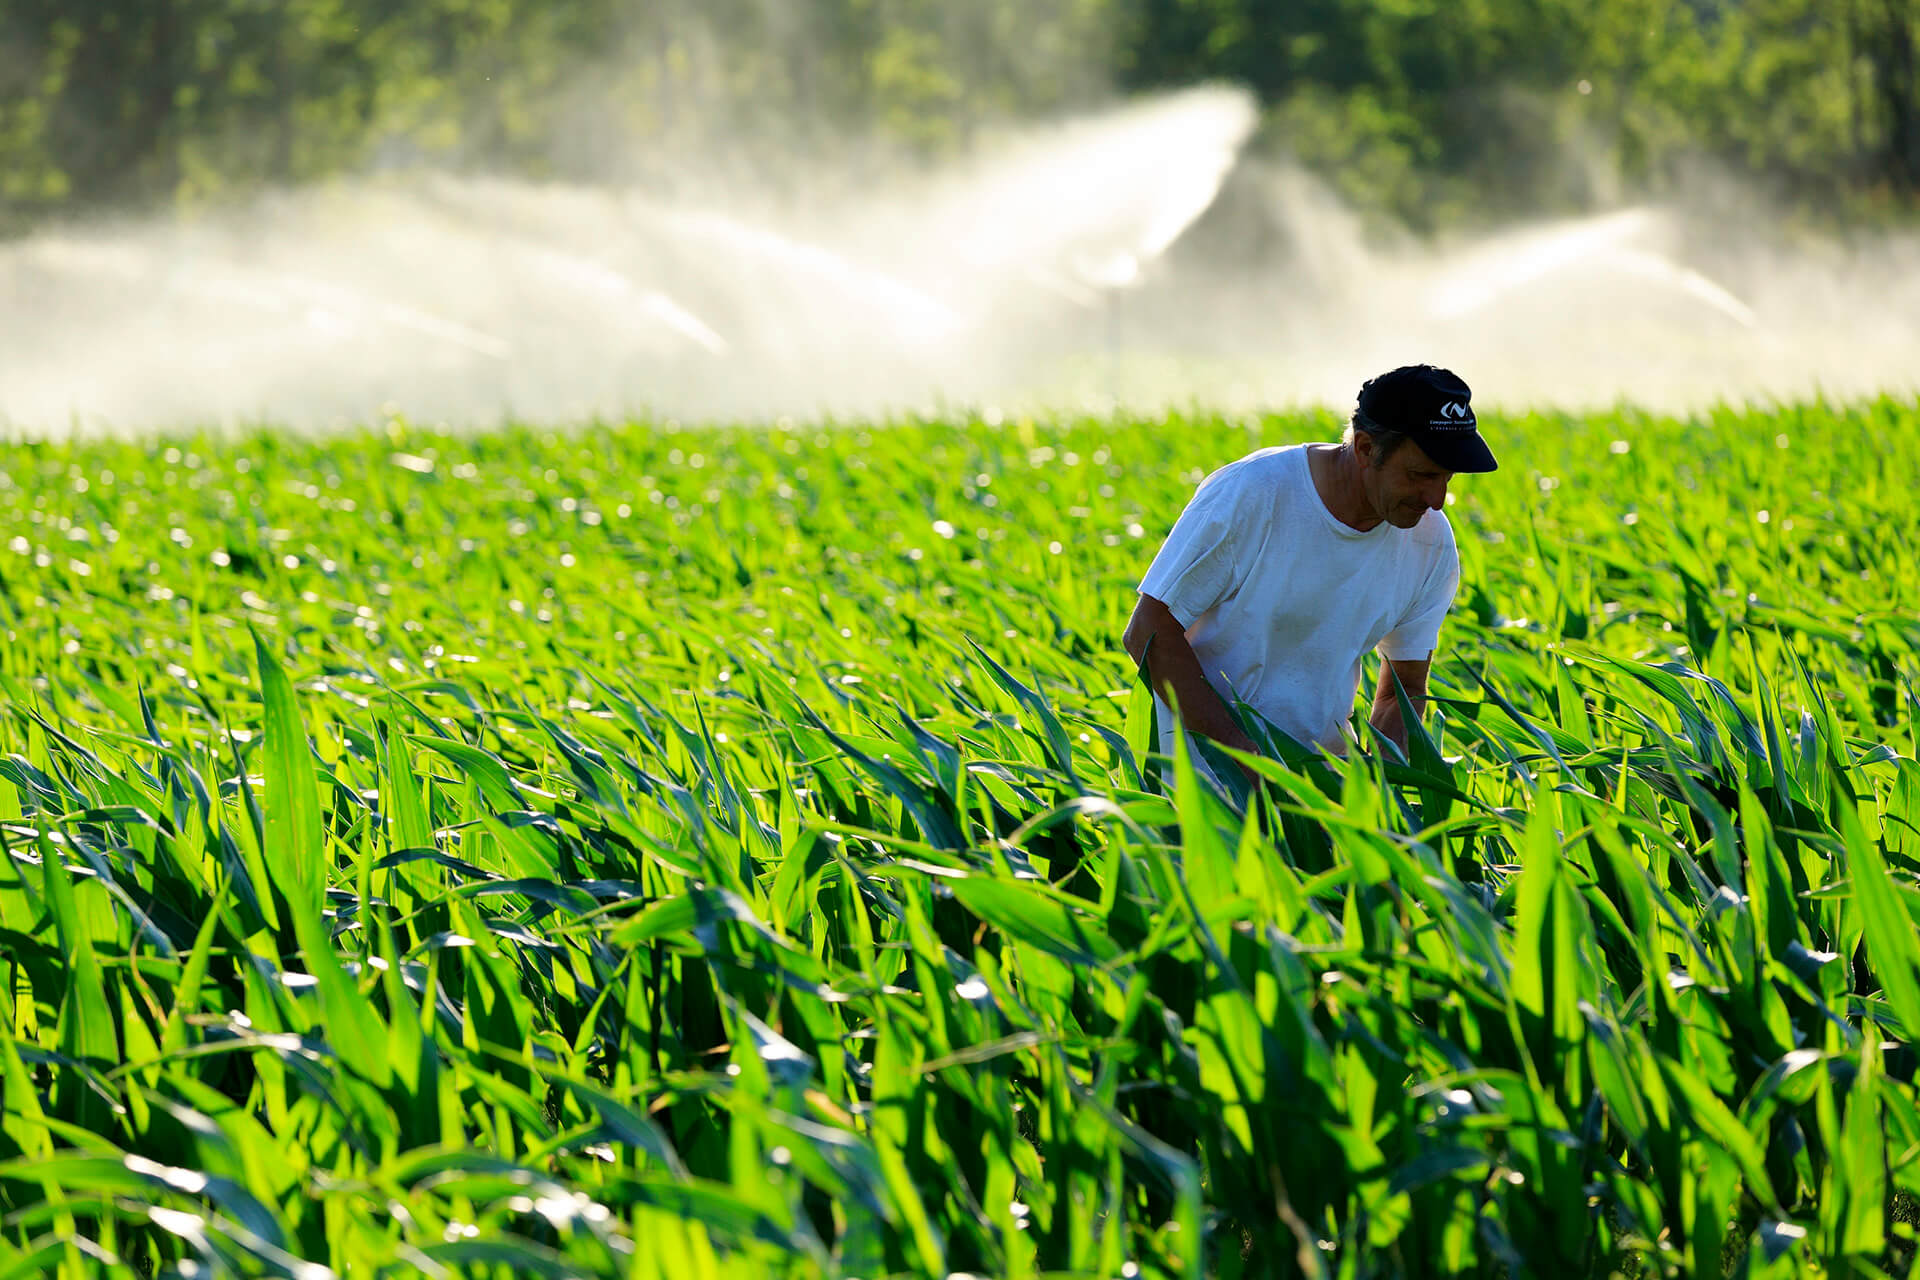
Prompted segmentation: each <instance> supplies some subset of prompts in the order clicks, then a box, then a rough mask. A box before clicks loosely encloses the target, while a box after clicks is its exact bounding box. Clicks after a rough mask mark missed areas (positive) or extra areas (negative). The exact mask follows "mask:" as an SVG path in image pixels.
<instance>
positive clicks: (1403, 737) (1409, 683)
mask: <svg viewBox="0 0 1920 1280" xmlns="http://www.w3.org/2000/svg"><path fill="white" fill-rule="evenodd" d="M1432 666H1433V654H1431V653H1429V654H1427V656H1426V657H1424V658H1418V659H1413V658H1410V659H1407V660H1405V661H1399V662H1396V661H1394V660H1393V659H1391V658H1388V659H1386V660H1385V661H1383V662H1382V663H1381V664H1380V687H1379V688H1378V689H1376V690H1374V694H1373V714H1372V715H1371V716H1369V717H1368V718H1367V719H1368V722H1369V723H1371V724H1372V725H1373V727H1374V728H1376V729H1378V730H1379V731H1380V732H1381V733H1383V734H1385V735H1386V736H1387V737H1388V738H1390V739H1392V740H1393V744H1394V745H1395V746H1397V747H1399V748H1400V751H1401V753H1402V754H1405V752H1406V750H1407V726H1406V722H1405V721H1404V719H1403V718H1402V717H1401V715H1400V699H1399V698H1398V697H1396V696H1395V695H1394V690H1393V678H1394V676H1396V675H1398V676H1399V677H1400V683H1401V684H1402V685H1403V686H1405V688H1406V690H1407V702H1408V703H1409V704H1411V705H1412V707H1413V714H1414V715H1415V716H1424V715H1425V714H1426V711H1427V672H1428V670H1429V669H1431V668H1432Z"/></svg>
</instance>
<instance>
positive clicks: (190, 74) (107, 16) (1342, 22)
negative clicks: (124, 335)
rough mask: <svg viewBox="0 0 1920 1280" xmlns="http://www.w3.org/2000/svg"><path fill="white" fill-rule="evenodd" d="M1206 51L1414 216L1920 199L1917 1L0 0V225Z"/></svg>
mask: <svg viewBox="0 0 1920 1280" xmlns="http://www.w3.org/2000/svg"><path fill="white" fill-rule="evenodd" d="M1198 80H1228V81H1233V82H1237V83H1240V84H1243V85H1246V86H1247V87H1249V88H1250V89H1252V90H1253V91H1254V92H1256V93H1257V94H1258V95H1259V97H1260V99H1261V101H1262V103H1263V104H1264V106H1265V117H1264V118H1265V124H1264V127H1263V129H1262V132H1261V137H1260V139H1259V142H1258V145H1259V146H1262V147H1265V148H1268V149H1271V150H1273V151H1275V152H1277V153H1284V154H1287V155H1290V156H1292V157H1295V158H1297V159H1299V160H1301V161H1303V162H1305V163H1306V164H1308V165H1309V166H1310V167H1312V168H1314V169H1316V170H1317V171H1319V172H1320V173H1322V174H1323V175H1325V176H1326V177H1327V178H1329V179H1330V180H1331V181H1332V182H1333V183H1334V184H1335V185H1336V186H1337V187H1338V188H1339V189H1340V190H1341V191H1342V192H1343V193H1344V194H1346V195H1347V196H1348V197H1350V198H1352V199H1354V200H1355V201H1356V202H1358V203H1360V204H1361V205H1362V206H1364V207H1369V208H1374V209H1378V210H1381V211H1385V212H1390V213H1393V214H1395V215H1398V216H1399V217H1401V218H1402V219H1405V220H1407V221H1409V222H1411V223H1413V224H1415V225H1420V226H1438V225H1444V224H1447V223H1449V222H1452V221H1455V220H1458V219H1460V218H1470V217H1473V216H1475V215H1476V214H1478V213H1481V212H1488V211H1507V210H1511V209H1514V208H1520V207H1524V208H1529V209H1539V208H1554V207H1566V208H1574V207H1580V206H1582V205H1585V204H1592V203H1594V202H1595V201H1596V200H1602V199H1605V198H1606V197H1607V196H1608V194H1609V193H1610V191H1613V190H1615V189H1625V190H1629V191H1632V192H1635V193H1638V192H1642V191H1655V192H1657V191H1658V190H1660V189H1662V188H1663V187H1667V186H1670V185H1672V184H1675V183H1680V182H1684V181H1687V180H1688V177H1689V175H1691V174H1698V173H1701V172H1709V171H1710V172H1726V173H1730V174H1733V175H1736V176H1739V177H1741V178H1744V179H1749V180H1751V179H1755V178H1758V179H1762V180H1764V182H1765V183H1766V184H1767V186H1768V187H1769V188H1770V189H1771V190H1773V191H1775V192H1777V193H1780V194H1784V195H1788V196H1791V197H1792V198H1794V199H1796V200H1798V201H1801V202H1803V203H1805V204H1807V205H1809V206H1812V207H1817V208H1824V209H1829V210H1842V211H1855V212H1857V211H1860V210H1882V211H1890V212H1901V211H1906V212H1911V211H1912V210H1913V209H1914V208H1916V207H1920V0H1609V3H1607V4H1604V5H1595V4H1590V3H1583V2H1582V0H965V2H963V3H954V2H953V0H407V2H406V3H400V2H399V0H0V229H4V230H18V229H20V228H23V227H28V226H31V225H34V224H35V223H37V222H40V221H43V220H45V219H47V218H50V217H57V216H60V215H63V214H67V213H72V212H75V211H92V210H100V209H124V208H148V207H153V206H155V205H165V204H169V203H174V204H178V203H187V204H192V203H194V202H200V201H214V200H219V199H221V198H223V197H225V196H228V195H231V194H234V193H241V192H245V191H247V190H250V189H254V188H258V187H260V186H263V185H284V184H295V183H301V182H307V181H312V180H315V179H319V178H324V177H326V176H329V175H332V174H336V173H341V172H365V171H368V170H378V169H382V168H399V167H407V166H412V165H431V166H439V167H452V168H480V167H484V168H488V169H492V170H504V171H506V172H510V173H519V174H524V175H527V176H531V177H556V178H586V177H606V176H611V177H615V178H623V179H628V180H645V179H648V178H650V177H655V176H660V175H656V174H654V173H653V172H651V171H650V168H649V166H653V167H655V168H657V169H660V170H661V173H662V174H664V171H665V168H666V165H665V163H664V161H663V158H664V157H677V158H684V157H685V156H687V155H688V154H689V153H692V154H697V155H700V156H703V157H705V158H707V159H709V160H715V161H717V160H718V159H719V158H721V157H727V158H730V160H731V162H732V163H735V164H755V165H759V164H764V163H767V158H768V157H776V158H777V157H780V156H789V157H796V158H800V157H807V156H810V155H815V154H817V153H818V149H819V148H821V147H822V146H826V145H838V146H842V147H846V146H852V145H857V146H873V147H879V148H886V149H891V151H892V152H893V153H896V154H897V153H899V152H902V151H904V152H906V153H910V154H916V155H924V156H938V155H939V154H941V153H943V152H945V151H949V150H951V149H953V148H956V147H958V146H961V145H964V143H965V142H966V141H967V139H968V138H969V137H970V136H972V135H973V134H974V133H975V132H976V131H977V130H979V129H982V128H990V127H993V126H994V125H995V124H996V123H1000V122H1005V121H1008V120H1014V119H1021V118H1028V117H1032V116H1035V115H1045V114H1049V113H1060V112H1066V111H1069V110H1072V109H1074V108H1077V107H1083V106H1088V105H1093V104H1096V103H1099V102H1101V101H1110V100H1111V99H1112V96H1113V95H1114V93H1115V92H1116V91H1117V90H1149V89H1154V88H1161V87H1167V86H1172V85H1180V84H1187V83H1192V82H1194V81H1198ZM743 139H744V140H748V141H749V142H750V143H751V145H749V146H744V147H743V146H740V145H738V144H739V143H740V142H741V140H743ZM680 168H681V170H682V171H684V168H685V166H680Z"/></svg>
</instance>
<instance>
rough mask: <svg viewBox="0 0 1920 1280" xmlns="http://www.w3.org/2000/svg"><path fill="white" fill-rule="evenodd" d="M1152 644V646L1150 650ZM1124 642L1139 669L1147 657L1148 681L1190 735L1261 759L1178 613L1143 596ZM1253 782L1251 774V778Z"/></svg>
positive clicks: (1122, 638) (1123, 638)
mask: <svg viewBox="0 0 1920 1280" xmlns="http://www.w3.org/2000/svg"><path fill="white" fill-rule="evenodd" d="M1148 641H1152V647H1151V648H1149V647H1148ZM1121 643H1123V644H1125V645H1126V647H1127V653H1128V654H1130V655H1131V656H1132V658H1133V661H1134V663H1135V665H1138V664H1139V663H1140V661H1141V660H1142V656H1143V655H1144V656H1145V661H1146V664H1147V679H1148V681H1149V682H1150V683H1151V684H1152V686H1153V689H1154V691H1155V692H1156V693H1158V694H1159V695H1160V697H1161V698H1162V699H1163V700H1165V702H1166V703H1167V704H1168V705H1169V706H1171V707H1173V708H1175V710H1176V714H1178V715H1179V717H1180V723H1181V724H1182V725H1184V726H1185V727H1186V728H1187V730H1188V731H1190V732H1192V733H1195V734H1198V735H1199V736H1200V737H1203V738H1211V739H1213V741H1215V742H1218V743H1219V744H1221V745H1222V746H1226V747H1232V748H1233V749H1234V750H1236V751H1246V752H1250V753H1254V754H1258V752H1259V748H1258V747H1256V746H1254V745H1253V739H1251V738H1249V737H1248V736H1247V735H1246V733H1245V732H1244V731H1243V730H1242V729H1241V728H1240V725H1239V723H1238V722H1237V721H1236V720H1234V718H1233V713H1232V712H1231V711H1229V710H1228V709H1227V704H1226V703H1225V702H1224V701H1222V700H1221V697H1220V695H1219V694H1218V693H1216V692H1215V691H1214V688H1213V686H1212V685H1211V684H1209V683H1207V676H1206V672H1205V671H1203V670H1202V669H1201V666H1200V659H1199V657H1198V656H1197V655H1196V654H1195V653H1194V652H1193V646H1192V645H1191V644H1189V643H1187V629H1186V628H1185V627H1183V626H1181V625H1180V620H1179V619H1178V618H1176V617H1174V616H1173V610H1171V609H1169V608H1167V606H1166V605H1165V604H1163V603H1161V602H1160V601H1158V600H1155V599H1154V598H1153V597H1152V596H1147V595H1143V596H1141V597H1140V600H1139V602H1138V603H1137V604H1135V605H1134V607H1133V617H1131V618H1129V619H1128V620H1127V630H1126V633H1125V634H1124V635H1123V636H1122V637H1121ZM1248 776H1249V777H1251V776H1252V775H1251V773H1249V774H1248Z"/></svg>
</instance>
